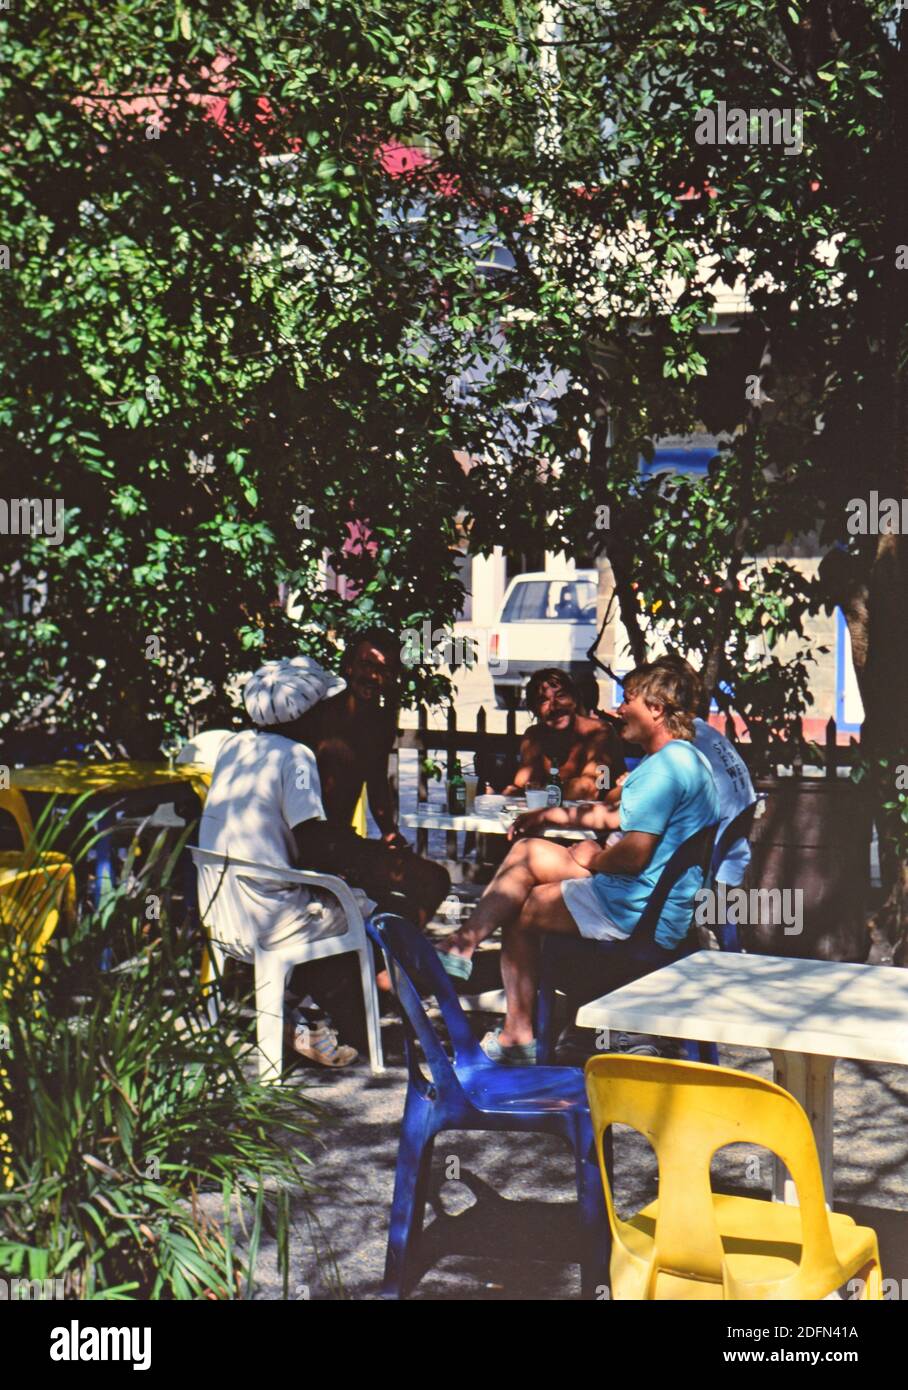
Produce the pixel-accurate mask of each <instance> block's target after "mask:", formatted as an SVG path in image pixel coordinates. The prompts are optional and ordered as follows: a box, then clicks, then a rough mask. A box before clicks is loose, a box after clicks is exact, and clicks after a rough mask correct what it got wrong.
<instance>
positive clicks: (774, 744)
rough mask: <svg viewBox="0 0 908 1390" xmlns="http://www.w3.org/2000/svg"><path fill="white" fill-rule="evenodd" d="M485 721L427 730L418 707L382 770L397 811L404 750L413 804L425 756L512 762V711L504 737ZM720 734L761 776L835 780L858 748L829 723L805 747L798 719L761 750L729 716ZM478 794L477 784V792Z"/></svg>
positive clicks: (449, 766) (422, 796)
mask: <svg viewBox="0 0 908 1390" xmlns="http://www.w3.org/2000/svg"><path fill="white" fill-rule="evenodd" d="M487 722H488V719H487V715H486V711H485V709H484V708H482V707H480V708H479V709H478V710H477V712H476V725H475V728H473V729H465V728H462V727H461V725H460V723H459V722H458V718H457V711H456V710H455V709H454V708H453V706H452V707H451V708H450V709H449V710H448V712H447V718H446V722H445V723H444V725H441V726H439V725H438V724H433V725H432V726H430V724H429V714H428V711H427V710H426V709H425V708H420V710H419V712H418V723H417V727H416V728H415V729H398V732H397V739H396V741H395V743H394V747H393V749H392V752H391V756H390V759H389V767H388V779H389V783H390V786H391V790H392V796H393V799H394V803H395V805H396V807H397V809H398V812H399V809H400V754H401V751H402V750H404V749H415V750H416V751H417V753H418V755H419V759H418V773H417V800H418V801H419V802H425V801H427V800H428V798H429V782H430V777H429V774H428V772H427V771H426V768H425V766H424V764H425V761H426V759H428V758H429V756H430V754H439V753H440V754H443V766H444V770H445V775H446V776H450V775H451V772H452V771H453V767H454V763H455V761H460V762H463V761H464V755H465V754H470V755H472V757H473V758H474V759H475V760H476V761H477V770H478V767H479V766H481V765H483V764H484V763H485V761H486V760H491V759H494V758H495V757H496V755H498V756H500V757H502V758H508V759H513V761H514V762H515V763H516V760H517V756H518V751H519V748H520V740H521V737H522V735H521V734H519V733H518V732H517V712H516V710H513V709H511V710H508V711H507V715H506V727H505V732H504V733H491V732H490V731H489V730H488V729H487V727H486V726H487ZM724 733H725V736H726V738H728V739H729V740H730V741H731V742H732V743H733V744H734V745H735V748H736V749H737V750H738V752H739V753H740V755H741V757H742V758H743V759H744V761H745V762H746V763H747V765H748V767H749V768H750V770H751V772H752V773H753V772H755V771H756V772H758V773H760V774H762V775H765V774H766V773H768V772H772V773H781V774H782V775H788V776H793V777H803V776H805V775H816V772H813V773H811V774H805V769H807V768H812V769H818V770H819V771H820V772H821V773H822V775H823V776H825V777H829V778H832V777H836V776H837V775H838V769H839V768H842V767H851V766H852V764H853V763H854V760H855V757H856V754H857V750H858V744H857V742H856V740H855V739H854V738H852V739H851V741H850V743H848V744H839V742H838V738H837V735H838V728H837V725H836V721H835V720H834V719H830V720H829V721H828V723H827V724H826V736H825V740H824V743H823V744H822V745H820V744H816V743H808V742H807V741H806V740H805V738H804V733H803V724H802V721H801V720H800V719H797V720H794V721H793V722H792V724H791V725H790V727H789V729H788V731H787V734H786V737H784V738H781V739H773V740H772V741H770V742H767V743H766V744H765V745H764V746H757V745H755V744H753V743H751V742H750V741H748V740H746V739H744V740H742V739H739V738H738V735H737V731H736V727H735V723H734V720H733V719H731V718H728V719H726V721H725V729H724ZM482 790H483V788H482V786H481V787H480V791H482ZM427 839H428V836H427V832H426V831H425V830H419V831H417V850H418V851H419V853H421V854H424V853H425V852H426V848H427ZM456 855H457V836H456V834H453V833H448V834H447V857H448V858H449V859H453V858H455V857H456Z"/></svg>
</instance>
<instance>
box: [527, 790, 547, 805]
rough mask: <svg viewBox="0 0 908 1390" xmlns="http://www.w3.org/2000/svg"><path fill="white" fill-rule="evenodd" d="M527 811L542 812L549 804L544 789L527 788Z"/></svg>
mask: <svg viewBox="0 0 908 1390" xmlns="http://www.w3.org/2000/svg"><path fill="white" fill-rule="evenodd" d="M526 796H527V810H528V811H543V810H545V808H546V806H548V804H549V793H548V789H547V788H546V787H527V794H526Z"/></svg>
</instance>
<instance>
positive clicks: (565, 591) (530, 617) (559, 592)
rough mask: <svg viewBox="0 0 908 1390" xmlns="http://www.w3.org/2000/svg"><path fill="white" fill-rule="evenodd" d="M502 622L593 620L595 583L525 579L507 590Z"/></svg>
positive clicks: (571, 621) (594, 616)
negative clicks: (509, 592) (508, 593)
mask: <svg viewBox="0 0 908 1390" xmlns="http://www.w3.org/2000/svg"><path fill="white" fill-rule="evenodd" d="M501 621H502V622H503V623H538V622H556V623H593V622H595V621H596V586H595V584H592V583H590V581H589V580H588V579H571V580H564V579H555V580H550V579H527V580H525V581H524V582H522V583H518V584H516V585H515V586H514V588H513V589H512V591H511V596H510V598H509V599H508V601H507V603H506V604H505V609H504V612H503V613H502V615H501Z"/></svg>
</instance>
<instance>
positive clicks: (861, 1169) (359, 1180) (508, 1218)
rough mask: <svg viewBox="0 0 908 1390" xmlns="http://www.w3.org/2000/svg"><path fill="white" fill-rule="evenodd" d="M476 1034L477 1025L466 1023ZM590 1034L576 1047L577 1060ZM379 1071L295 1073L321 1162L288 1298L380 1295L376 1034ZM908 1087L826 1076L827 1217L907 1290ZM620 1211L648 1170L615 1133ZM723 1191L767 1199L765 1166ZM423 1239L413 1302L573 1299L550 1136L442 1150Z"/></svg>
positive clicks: (271, 1270)
mask: <svg viewBox="0 0 908 1390" xmlns="http://www.w3.org/2000/svg"><path fill="white" fill-rule="evenodd" d="M474 1021H475V1024H476V1027H477V1028H478V1029H481V1028H484V1027H485V1026H486V1023H487V1022H488V1020H486V1019H483V1018H482V1017H481V1016H480V1015H474ZM593 1036H594V1035H593V1034H590V1039H591V1046H592V1038H593ZM383 1039H384V1043H385V1049H386V1053H385V1055H386V1059H387V1061H388V1064H389V1065H388V1071H387V1074H386V1075H385V1076H383V1077H373V1076H371V1075H370V1073H369V1070H368V1066H367V1065H366V1064H364V1063H361V1064H358V1065H356V1066H355V1067H353V1068H351V1069H349V1070H347V1071H345V1072H342V1073H328V1072H324V1071H321V1070H319V1071H314V1070H312V1069H310V1068H309V1067H308V1066H306V1067H304V1068H301V1069H300V1071H299V1072H298V1073H296V1074H295V1077H294V1080H293V1082H291V1084H298V1085H300V1086H302V1087H304V1088H305V1089H306V1091H307V1094H309V1095H310V1096H311V1097H313V1098H317V1099H318V1100H319V1101H320V1102H321V1103H322V1104H323V1105H324V1107H325V1115H326V1123H325V1125H324V1127H323V1128H322V1130H321V1143H322V1145H323V1147H322V1148H321V1149H320V1150H318V1151H316V1152H314V1153H313V1155H312V1158H313V1172H312V1176H313V1179H314V1181H315V1182H316V1183H318V1184H319V1185H320V1188H321V1191H320V1193H319V1195H318V1196H317V1197H316V1199H315V1201H314V1203H313V1204H312V1206H311V1216H312V1218H313V1219H311V1220H310V1219H308V1218H307V1217H305V1216H304V1215H303V1214H302V1212H301V1211H298V1212H297V1213H296V1215H297V1218H298V1220H297V1231H296V1235H295V1238H294V1241H293V1248H292V1257H291V1278H290V1297H291V1298H296V1299H312V1300H316V1299H339V1298H347V1299H364V1298H365V1299H371V1298H375V1297H377V1296H378V1294H379V1290H380V1286H381V1277H382V1270H383V1265H384V1257H385V1242H386V1238H387V1223H388V1212H389V1208H390V1202H391V1192H392V1187H393V1182H394V1165H395V1161H396V1156H397V1138H398V1132H399V1125H400V1118H401V1114H402V1111H403V1101H404V1093H405V1087H406V1082H405V1073H404V1069H403V1066H402V1036H401V1030H400V1027H399V1025H398V1024H397V1022H396V1020H394V1019H393V1018H386V1019H385V1020H384V1022H383ZM720 1060H721V1061H722V1063H723V1064H724V1065H728V1066H734V1067H738V1068H740V1069H741V1070H743V1071H746V1072H751V1073H754V1074H758V1075H763V1076H769V1075H770V1064H769V1059H768V1057H767V1056H766V1055H765V1054H760V1053H758V1052H756V1051H754V1050H751V1049H744V1048H731V1047H729V1048H724V1047H723V1048H722V1049H721V1050H720ZM906 1101H908V1071H905V1070H904V1069H901V1068H899V1067H891V1066H876V1065H869V1064H864V1063H854V1062H847V1061H843V1062H840V1063H839V1066H838V1070H837V1086H836V1116H835V1121H836V1125H835V1141H836V1148H835V1174H836V1202H835V1205H836V1209H837V1210H839V1211H845V1212H847V1213H849V1215H851V1216H853V1217H854V1218H855V1220H856V1221H858V1222H859V1224H862V1225H869V1226H872V1227H873V1228H874V1229H875V1230H876V1231H877V1234H878V1236H879V1240H880V1248H881V1255H882V1262H883V1272H884V1275H885V1276H886V1277H887V1278H892V1279H897V1280H899V1287H900V1288H901V1281H902V1280H903V1279H905V1280H906V1284H905V1288H906V1290H908V1132H906V1130H905V1126H904V1123H903V1107H904V1105H905V1103H906ZM615 1154H616V1157H615V1165H616V1166H615V1188H616V1198H617V1202H618V1207H619V1211H621V1212H623V1213H628V1212H630V1211H633V1210H636V1209H637V1208H638V1207H639V1206H641V1205H642V1204H643V1203H644V1202H646V1201H648V1200H650V1199H651V1197H652V1196H653V1195H655V1164H654V1155H653V1153H652V1151H651V1150H650V1148H649V1146H648V1144H647V1143H646V1141H645V1140H643V1138H642V1137H641V1136H639V1135H637V1134H634V1133H633V1132H632V1131H629V1130H627V1131H623V1132H619V1134H618V1135H617V1136H616V1145H615ZM713 1171H714V1182H715V1185H716V1186H717V1188H719V1189H720V1190H724V1191H734V1192H741V1193H746V1194H748V1195H752V1196H760V1195H763V1196H767V1195H768V1193H769V1191H770V1184H771V1172H772V1168H771V1161H770V1158H769V1155H768V1154H767V1152H766V1151H765V1150H761V1149H757V1148H754V1147H752V1146H749V1145H736V1146H734V1147H733V1148H729V1149H726V1150H724V1151H722V1152H721V1153H720V1154H719V1155H718V1156H717V1158H716V1161H715V1163H714V1169H713ZM432 1179H433V1180H432V1189H431V1194H430V1200H429V1206H428V1208H427V1213H426V1227H425V1231H424V1235H423V1239H422V1246H421V1254H422V1276H421V1278H420V1281H419V1283H418V1285H417V1286H416V1288H415V1289H414V1290H413V1292H412V1294H411V1297H412V1298H415V1299H465V1300H473V1299H480V1300H481V1299H512V1300H522V1299H534V1300H535V1299H573V1298H577V1297H579V1292H580V1282H579V1270H578V1266H577V1263H576V1250H577V1216H576V1205H575V1200H574V1185H573V1162H572V1158H571V1155H570V1152H569V1150H568V1149H567V1148H566V1147H564V1146H562V1145H561V1144H560V1143H559V1142H558V1141H557V1140H554V1139H552V1138H549V1137H548V1136H535V1135H509V1134H500V1135H499V1134H463V1133H458V1132H452V1133H450V1134H443V1135H440V1136H439V1138H438V1140H437V1141H436V1147H435V1155H434V1161H433V1170H432ZM256 1297H257V1298H259V1299H263V1300H268V1299H280V1298H282V1297H283V1291H282V1286H281V1283H280V1281H279V1279H278V1276H277V1269H276V1262H275V1258H274V1247H273V1244H272V1245H270V1246H269V1245H268V1244H267V1243H264V1244H263V1247H262V1251H261V1253H260V1257H259V1262H258V1267H257V1285H256Z"/></svg>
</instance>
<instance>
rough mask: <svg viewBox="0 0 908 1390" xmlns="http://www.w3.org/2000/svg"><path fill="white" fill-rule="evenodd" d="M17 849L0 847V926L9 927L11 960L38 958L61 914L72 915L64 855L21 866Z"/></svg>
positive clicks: (71, 880)
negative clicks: (12, 945)
mask: <svg viewBox="0 0 908 1390" xmlns="http://www.w3.org/2000/svg"><path fill="white" fill-rule="evenodd" d="M20 859H21V855H20V853H19V851H18V850H3V851H0V930H4V931H6V930H11V932H12V934H13V943H14V962H18V963H19V964H20V965H21V964H24V962H25V959H26V957H28V956H31V957H37V959H38V960H39V961H40V958H41V957H42V956H43V954H44V950H45V947H46V946H47V943H48V941H50V939H51V937H52V936H53V934H54V932H55V931H56V929H57V925H58V923H59V922H60V920H61V918H67V919H71V918H72V917H73V916H74V915H75V907H76V889H75V874H74V873H73V867H72V865H71V864H70V863H68V862H67V861H66V860H65V859H60V860H58V861H55V862H54V863H42V864H38V865H35V866H34V867H32V868H30V869H23V868H21V866H20V865H19V863H18V862H17V861H18V860H20Z"/></svg>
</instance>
